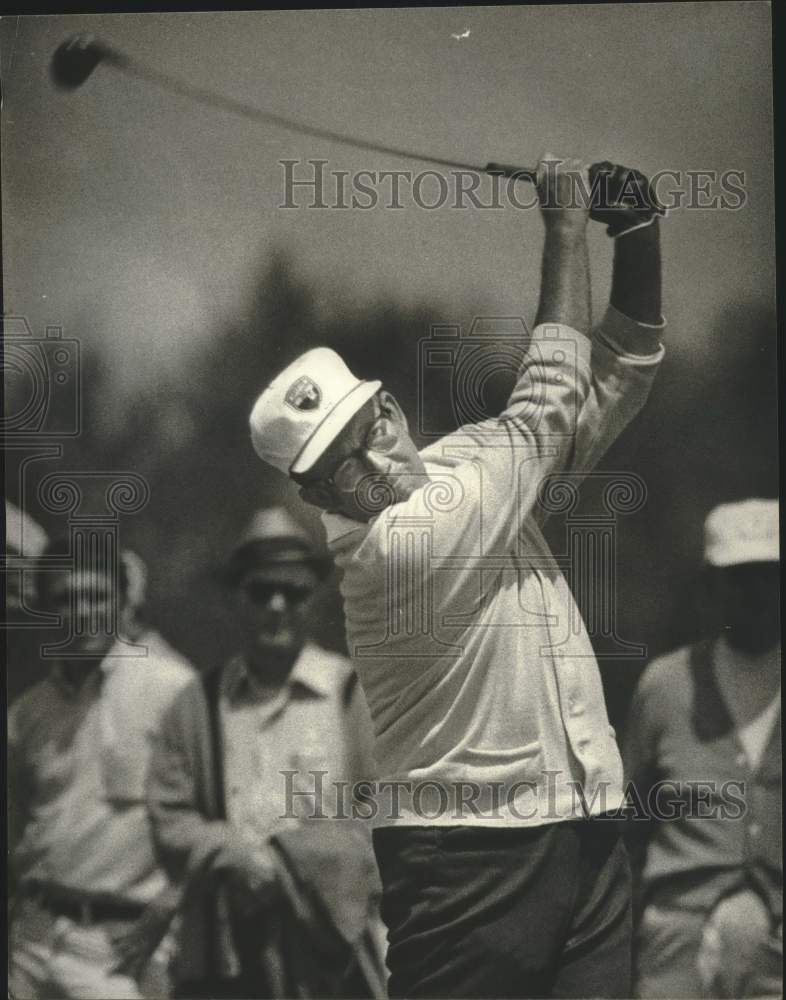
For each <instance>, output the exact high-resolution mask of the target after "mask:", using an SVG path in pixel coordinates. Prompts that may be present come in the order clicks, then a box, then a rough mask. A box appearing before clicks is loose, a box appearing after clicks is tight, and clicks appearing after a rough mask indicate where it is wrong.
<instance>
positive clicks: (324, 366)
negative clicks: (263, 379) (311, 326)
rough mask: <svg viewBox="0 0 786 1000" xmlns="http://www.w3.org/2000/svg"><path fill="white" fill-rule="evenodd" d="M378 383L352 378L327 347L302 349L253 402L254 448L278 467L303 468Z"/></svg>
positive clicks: (287, 470)
mask: <svg viewBox="0 0 786 1000" xmlns="http://www.w3.org/2000/svg"><path fill="white" fill-rule="evenodd" d="M381 385H382V383H381V382H377V381H373V382H364V381H363V380H362V379H359V378H356V377H355V376H354V375H353V374H352V372H351V371H350V370H349V368H347V366H346V365H345V364H344V362H343V361H342V359H341V358H340V357H339V356H338V354H336V352H335V351H331V350H330V348H329V347H315V348H314V349H313V350H311V351H306V353H305V354H301V356H300V357H299V358H298V359H297V360H296V361H293V362H292V364H291V365H289V367H288V368H285V369H284V371H283V372H281V374H280V375H277V376H276V378H274V379H273V381H272V382H271V383H270V385H269V386H268V387H267V389H265V391H264V392H263V393H262V394H261V396H260V397H259V398H258V399H257V401H256V403H255V404H254V409H253V410H252V411H251V417H250V418H249V423H250V425H251V442H252V444H253V445H254V451H255V452H256V453H257V455H259V457H260V458H261V459H262V461H263V462H267V463H268V465H272V466H274V467H275V468H276V469H279V470H280V471H281V472H285V473H296V474H298V473H304V472H308V470H309V469H310V468H311V466H312V465H313V464H314V463H315V462H316V461H317V459H318V458H319V457H320V455H322V454H323V453H324V451H325V450H326V448H328V446H329V445H330V444H332V443H333V441H334V440H335V439H336V437H337V436H338V434H339V433H340V432H341V431H342V430H343V429H344V427H346V425H347V424H348V423H349V421H350V420H351V419H352V417H354V415H355V414H356V413H357V412H358V410H359V409H360V408H361V406H363V404H364V403H366V402H368V400H369V399H371V397H372V396H373V395H374V393H375V392H377V390H378V389H379V388H380V386H381Z"/></svg>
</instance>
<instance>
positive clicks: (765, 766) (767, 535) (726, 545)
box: [625, 499, 783, 997]
mask: <svg viewBox="0 0 786 1000" xmlns="http://www.w3.org/2000/svg"><path fill="white" fill-rule="evenodd" d="M704 554H705V563H706V567H705V573H706V578H707V584H708V592H709V594H710V596H711V599H712V601H713V604H714V607H715V608H716V610H717V613H718V629H717V631H716V634H715V635H714V636H712V637H711V638H709V639H706V640H704V641H701V642H698V643H696V644H695V645H692V646H688V647H685V648H683V649H679V650H677V651H676V652H673V653H670V654H668V655H667V656H664V657H661V658H660V659H657V660H655V661H654V662H653V663H651V664H650V665H649V666H648V667H647V669H646V670H645V672H644V674H643V675H642V678H641V680H640V682H639V685H638V689H637V691H636V695H635V697H634V701H633V706H632V709H631V715H630V718H629V720H628V726H627V730H628V738H627V741H626V743H627V747H626V754H625V757H626V765H627V769H628V773H629V776H630V779H631V781H632V783H633V787H634V788H635V790H636V796H637V801H638V802H641V803H644V802H647V803H648V805H647V810H646V811H647V813H648V815H649V820H648V821H643V822H638V823H636V822H632V823H629V824H628V826H629V828H630V829H631V832H632V838H633V839H632V843H633V844H634V845H635V849H634V854H635V855H637V856H638V858H639V861H640V865H637V866H636V867H641V869H642V870H641V874H640V886H641V890H640V896H641V910H642V915H641V921H640V926H639V955H638V973H637V990H638V995H639V996H642V997H758V996H778V995H780V994H781V993H782V987H781V966H782V956H783V861H782V839H781V712H780V686H781V681H780V655H781V646H780V618H779V609H780V601H779V577H780V563H779V560H780V550H779V541H778V502H777V501H776V500H758V499H753V500H745V501H742V502H739V503H728V504H723V505H721V506H720V507H717V508H716V509H715V510H713V511H712V512H711V513H710V514H709V516H708V517H707V520H706V522H705V547H704ZM654 788H659V789H660V790H659V792H658V795H657V796H655V795H653V789H654ZM732 794H733V796H734V797H733V798H730V796H731V795H732ZM653 811H654V814H653Z"/></svg>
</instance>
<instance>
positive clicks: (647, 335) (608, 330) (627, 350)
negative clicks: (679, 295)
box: [595, 305, 666, 365]
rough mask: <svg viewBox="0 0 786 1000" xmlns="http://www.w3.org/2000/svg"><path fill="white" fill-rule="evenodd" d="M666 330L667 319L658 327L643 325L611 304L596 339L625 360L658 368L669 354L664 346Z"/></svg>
mask: <svg viewBox="0 0 786 1000" xmlns="http://www.w3.org/2000/svg"><path fill="white" fill-rule="evenodd" d="M665 329H666V320H665V319H663V318H661V322H660V323H658V324H657V325H655V324H650V323H640V322H639V321H638V320H635V319H631V318H630V316H626V315H625V313H621V312H620V311H619V309H615V308H614V306H612V305H609V307H608V309H607V310H606V314H605V316H604V317H603V319H602V320H601V322H600V324H599V325H598V327H597V329H596V330H595V337H596V338H597V339H598V340H600V341H601V342H602V343H603V344H605V345H606V347H608V348H609V349H610V350H612V351H614V353H615V354H616V355H618V356H619V358H620V359H621V360H623V361H628V362H631V363H634V364H637V365H647V364H650V365H657V364H660V362H661V361H662V360H663V355H664V353H665V352H664V348H663V345H662V344H661V337H662V335H663V333H664V331H665Z"/></svg>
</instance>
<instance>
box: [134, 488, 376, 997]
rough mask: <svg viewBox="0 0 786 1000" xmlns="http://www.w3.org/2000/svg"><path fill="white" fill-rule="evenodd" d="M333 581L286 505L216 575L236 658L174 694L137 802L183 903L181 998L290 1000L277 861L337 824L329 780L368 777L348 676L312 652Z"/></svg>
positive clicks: (360, 718)
mask: <svg viewBox="0 0 786 1000" xmlns="http://www.w3.org/2000/svg"><path fill="white" fill-rule="evenodd" d="M328 569H329V562H327V561H326V559H325V557H324V556H322V555H321V554H320V553H319V552H318V551H317V549H316V548H315V545H314V543H313V542H312V540H311V538H310V536H309V534H308V533H307V532H306V531H305V530H304V529H303V528H302V527H301V525H300V524H298V522H297V521H295V520H294V518H293V517H292V516H291V515H290V514H289V513H288V512H287V511H286V509H285V508H283V507H274V508H271V509H267V510H261V511H258V512H257V513H255V514H254V516H253V517H252V519H251V521H250V523H249V525H248V527H247V528H246V530H245V531H244V532H243V534H242V535H241V537H240V538H239V540H238V542H237V544H236V545H235V547H234V549H233V551H232V553H231V556H230V558H229V560H228V563H227V565H226V568H225V581H226V585H227V587H228V590H229V594H230V598H231V602H232V613H233V619H234V622H235V624H236V626H237V635H238V646H239V652H238V653H237V655H235V656H234V657H232V658H231V659H230V660H229V661H228V662H227V663H226V664H225V665H223V666H222V667H221V668H219V669H215V670H212V671H208V672H207V673H206V675H205V676H204V677H203V678H201V679H200V680H198V681H196V682H195V683H194V684H193V685H191V687H190V688H189V689H187V690H186V691H184V692H183V695H182V697H181V698H180V699H179V700H178V702H177V703H176V704H175V705H174V706H173V709H172V711H171V712H170V713H169V716H168V717H167V719H166V720H165V724H164V728H163V731H162V736H161V739H160V741H159V744H158V747H157V750H156V753H155V755H154V762H153V767H152V778H151V781H150V784H149V788H148V802H149V808H150V812H151V817H152V821H153V827H154V831H155V837H156V841H157V844H158V848H159V852H160V856H161V859H162V861H163V863H164V864H165V866H166V868H167V870H168V871H169V872H170V874H171V876H172V877H173V878H174V879H175V880H177V881H178V882H179V883H180V884H181V885H182V886H183V887H184V891H185V897H184V902H183V907H182V913H181V918H182V926H181V933H180V948H179V955H178V958H177V960H176V970H175V977H176V980H177V982H178V983H179V985H178V991H177V992H178V995H180V996H189V997H192V996H211V997H219V996H225V997H246V996H248V997H251V996H253V997H272V996H284V995H285V996H290V995H295V993H296V991H297V989H298V987H297V985H296V984H293V982H292V980H291V975H297V968H295V969H294V970H293V969H291V968H290V969H289V971H287V969H286V968H285V966H286V958H285V957H284V958H282V955H284V956H285V955H286V954H287V952H290V953H294V952H293V949H292V945H291V942H290V941H288V940H287V941H283V940H282V938H281V936H282V934H283V935H285V936H286V933H288V932H286V931H285V930H283V929H285V928H286V926H287V924H286V920H285V917H284V912H285V911H286V912H291V907H290V908H289V909H288V908H287V907H288V906H289V904H288V903H287V901H286V899H285V898H284V897H285V893H284V892H283V890H282V878H283V877H284V876H283V874H282V873H283V871H284V868H283V867H282V866H283V864H284V862H283V860H282V859H283V857H284V856H285V855H286V857H288V858H290V860H291V856H292V855H293V854H297V852H298V851H299V850H300V849H301V848H303V843H304V840H305V839H306V838H307V837H309V836H311V834H309V833H308V832H303V831H304V830H306V828H308V830H310V829H312V826H311V825H310V824H311V821H314V822H315V823H317V824H318V823H319V820H320V817H332V816H335V814H336V809H337V808H340V807H341V804H340V803H339V804H338V805H337V803H336V801H335V800H334V798H331V796H334V795H335V787H336V784H337V783H341V782H343V783H344V786H345V787H351V786H352V785H353V784H354V783H355V782H357V781H359V780H361V779H369V778H372V777H373V775H374V764H373V758H372V753H371V743H372V735H371V723H370V719H369V717H368V711H367V709H366V705H365V701H364V699H363V695H362V693H361V690H360V686H359V685H358V684H357V683H356V678H355V675H354V672H353V671H352V668H351V666H350V664H349V662H348V661H347V660H346V658H344V657H342V656H340V655H338V654H336V653H332V652H328V651H327V650H324V649H321V648H320V647H319V646H317V645H316V644H315V643H313V642H311V641H309V640H308V639H307V633H308V627H307V623H308V609H309V599H310V598H311V596H312V595H313V594H314V591H315V590H316V588H317V586H318V584H319V582H320V580H321V579H322V578H323V577H324V576H325V575H326V573H327V571H328ZM348 805H349V803H348V801H347V802H346V803H345V804H344V808H345V809H347V808H348ZM346 826H347V825H346V824H344V827H346ZM318 829H319V831H321V830H323V829H324V828H323V827H319V828H318ZM354 832H355V833H357V831H356V830H355V831H354ZM340 833H341V835H343V834H344V833H346V837H347V838H348V837H350V836H351V835H352V831H347V830H345V829H344V828H342V829H341V831H340ZM317 835H318V836H322V834H321V833H320V832H318V833H317ZM327 837H328V833H327V832H325V833H324V836H322V846H323V847H324V846H325V844H326V843H328V841H327ZM361 841H362V842H361V843H360V846H359V848H358V849H357V850H355V853H354V855H352V856H351V857H350V859H349V862H348V863H352V862H353V861H357V864H358V865H359V866H360V869H361V870H362V873H363V876H364V877H365V876H367V877H365V883H364V884H361V883H363V878H361V877H358V879H357V880H356V882H357V885H356V888H357V889H358V890H359V891H362V892H365V893H366V895H365V896H363V897H362V899H361V904H362V905H363V906H365V904H366V902H367V903H368V908H369V912H371V909H372V903H373V900H372V898H371V891H372V889H375V887H376V881H375V873H374V871H373V858H372V856H371V851H370V843H369V842H368V839H367V838H366V839H365V840H362V838H361ZM354 843H355V846H357V842H354ZM339 846H341V845H339ZM306 853H307V852H306ZM326 853H327V854H328V857H329V856H330V852H329V851H327V852H326ZM309 856H311V855H309ZM297 857H298V858H299V860H298V861H296V862H293V864H294V865H295V867H296V868H298V865H300V868H298V871H299V872H300V874H301V875H302V871H303V868H304V866H305V863H304V862H303V856H302V853H301V854H297ZM331 864H332V865H333V876H334V878H335V881H336V888H337V889H338V890H340V891H344V892H345V893H346V894H348V895H349V894H351V892H352V887H348V886H346V885H345V886H341V885H340V879H339V867H340V865H339V860H338V859H337V858H333V860H332V862H331ZM363 919H365V912H364V913H362V914H361V922H362V920H363ZM364 931H365V927H362V928H360V933H362V932H364ZM290 961H291V958H290ZM303 968H305V961H304V963H302V964H301V969H303ZM317 971H318V973H319V974H321V975H324V976H325V977H327V978H323V979H321V980H320V985H319V987H318V988H317V992H316V994H314V993H313V992H312V993H310V994H308V995H325V996H328V995H331V994H330V992H329V991H330V988H331V980H330V976H329V975H328V973H329V972H330V971H331V970H327V969H325V968H322V969H320V970H317ZM312 988H313V986H312ZM344 988H346V984H344ZM363 990H364V991H365V992H368V987H366V986H365V985H364V987H363ZM297 995H300V994H299V993H298V994H297ZM342 995H352V994H351V993H346V994H342Z"/></svg>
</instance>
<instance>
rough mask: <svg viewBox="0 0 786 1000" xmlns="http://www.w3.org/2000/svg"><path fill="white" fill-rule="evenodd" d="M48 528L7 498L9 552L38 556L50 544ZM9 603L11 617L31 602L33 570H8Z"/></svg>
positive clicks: (6, 575)
mask: <svg viewBox="0 0 786 1000" xmlns="http://www.w3.org/2000/svg"><path fill="white" fill-rule="evenodd" d="M46 543H47V537H46V532H45V531H44V529H43V528H41V527H40V526H39V525H38V524H36V522H35V521H34V520H33V518H32V517H30V515H29V514H28V513H27V512H26V511H22V510H20V509H19V508H18V507H17V506H16V505H15V504H12V503H11V501H10V500H6V502H5V552H6V556H8V557H10V558H14V557H18V556H22V557H24V558H25V559H31V560H32V559H36V558H37V557H38V556H40V555H41V553H42V552H43V551H44V549H45V548H46ZM4 575H5V605H6V616H7V620H8V621H10V622H13V621H15V620H16V614H17V613H18V612H19V611H20V610H21V609H22V608H24V607H26V606H27V605H29V604H30V602H31V599H32V598H33V596H34V589H33V574H32V573H31V572H29V571H28V572H25V571H24V570H22V569H10V570H9V569H7V570H6V572H5V574H4Z"/></svg>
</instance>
